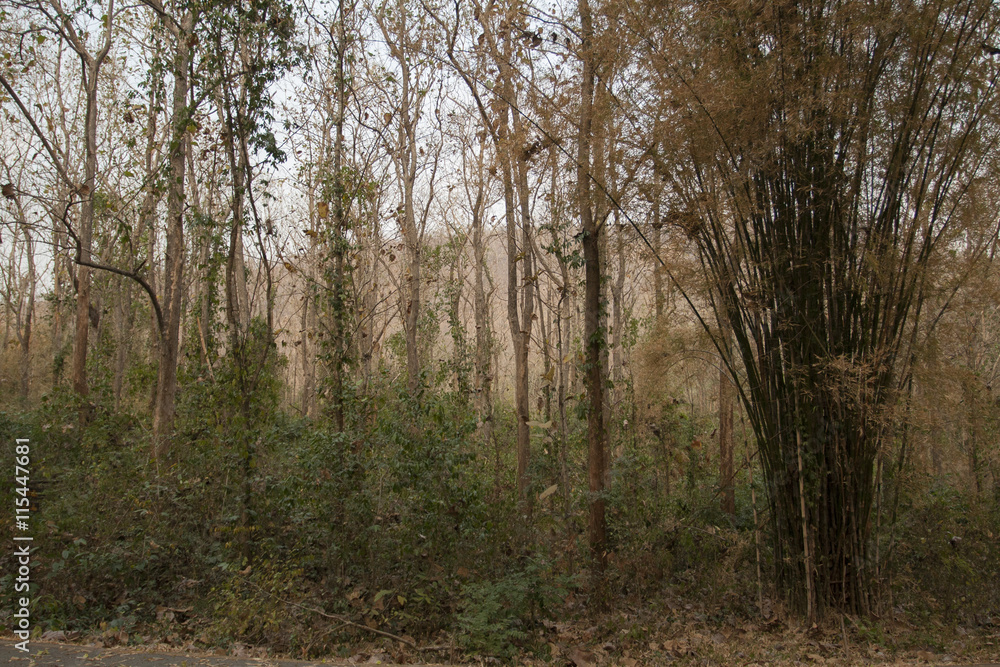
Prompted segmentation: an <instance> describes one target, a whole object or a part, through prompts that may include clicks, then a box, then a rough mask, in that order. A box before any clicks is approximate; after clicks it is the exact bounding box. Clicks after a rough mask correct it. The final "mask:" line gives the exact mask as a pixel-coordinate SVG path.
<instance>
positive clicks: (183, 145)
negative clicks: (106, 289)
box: [153, 11, 194, 462]
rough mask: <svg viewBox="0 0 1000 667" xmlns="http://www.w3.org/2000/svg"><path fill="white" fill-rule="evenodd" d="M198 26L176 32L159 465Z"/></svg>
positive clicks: (170, 374) (174, 327)
mask: <svg viewBox="0 0 1000 667" xmlns="http://www.w3.org/2000/svg"><path fill="white" fill-rule="evenodd" d="M193 26H194V15H193V14H192V13H191V12H190V11H189V12H186V13H185V14H184V16H183V18H181V20H180V23H179V24H178V25H177V29H176V30H175V32H174V37H175V39H176V47H175V51H174V63H173V76H174V90H173V99H172V116H173V124H172V131H171V138H170V166H169V172H168V177H167V247H166V254H165V256H164V260H163V266H164V271H163V324H162V329H161V331H160V367H159V372H158V373H157V382H156V408H155V410H154V412H153V441H154V451H153V456H154V458H155V459H156V461H157V462H159V461H160V460H161V459H162V458H163V456H164V455H165V454H166V452H167V444H168V440H167V436H168V435H169V433H170V430H171V429H172V428H173V422H174V406H175V400H176V397H177V361H178V351H179V347H180V326H181V310H182V308H181V302H182V297H183V295H184V199H185V197H184V176H185V168H186V167H187V147H188V141H189V139H188V134H189V132H188V123H189V122H190V120H191V118H190V110H189V109H188V100H187V96H188V86H189V83H188V66H189V61H190V57H191V51H190V43H189V40H188V36H189V35H190V33H191V30H192V28H193Z"/></svg>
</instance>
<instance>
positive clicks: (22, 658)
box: [0, 640, 447, 667]
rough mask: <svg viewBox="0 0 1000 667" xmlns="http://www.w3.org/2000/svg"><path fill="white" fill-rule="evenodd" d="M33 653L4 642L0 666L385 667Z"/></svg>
mask: <svg viewBox="0 0 1000 667" xmlns="http://www.w3.org/2000/svg"><path fill="white" fill-rule="evenodd" d="M29 649H30V650H29V652H28V653H24V652H23V651H20V650H18V649H17V648H15V647H14V642H12V641H9V640H6V641H0V665H10V666H11V667H310V666H312V665H354V664H369V665H375V664H381V663H379V662H368V663H356V662H351V661H346V660H329V661H327V660H324V661H321V662H305V661H302V660H277V659H272V658H234V657H230V656H223V655H204V654H194V653H164V652H155V653H154V652H146V651H142V650H136V649H127V648H99V647H96V646H83V645H73V644H51V643H47V642H36V641H32V642H31V643H30V644H29ZM439 667H447V666H444V665H442V666H439Z"/></svg>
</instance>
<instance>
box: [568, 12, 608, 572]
mask: <svg viewBox="0 0 1000 667" xmlns="http://www.w3.org/2000/svg"><path fill="white" fill-rule="evenodd" d="M577 6H578V7H579V11H580V23H581V37H582V40H583V44H582V45H581V58H582V60H583V74H582V77H581V85H580V125H579V136H578V139H577V168H576V180H577V201H578V202H579V206H580V222H581V225H582V227H583V239H582V241H583V261H584V275H585V283H586V292H585V295H584V345H585V349H586V384H587V396H588V410H587V451H588V457H587V472H588V474H587V476H588V479H589V486H590V502H589V504H590V519H589V534H590V551H591V556H592V559H593V564H594V568H595V571H596V572H597V573H603V571H604V568H605V566H606V564H607V551H606V549H607V537H606V521H605V514H604V476H605V472H606V470H605V467H606V466H605V452H604V440H605V433H604V429H605V425H604V387H603V374H602V372H601V350H602V348H603V347H604V346H603V338H604V336H603V332H602V331H601V327H600V313H601V258H600V229H599V226H598V224H597V221H596V220H595V219H594V209H593V202H592V199H591V184H590V179H591V174H590V167H591V159H590V152H591V151H590V145H591V136H592V131H593V129H592V128H593V110H594V79H595V72H594V53H593V50H592V49H593V44H592V41H593V35H594V29H593V19H592V17H591V13H590V2H589V0H578V3H577Z"/></svg>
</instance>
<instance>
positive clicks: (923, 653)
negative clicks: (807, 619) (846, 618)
mask: <svg viewBox="0 0 1000 667" xmlns="http://www.w3.org/2000/svg"><path fill="white" fill-rule="evenodd" d="M612 615H617V616H619V617H620V618H619V620H621V617H625V616H627V615H626V614H621V613H620V612H619V613H616V614H612ZM633 620H635V619H634V618H633ZM647 620H652V619H647ZM852 625H853V627H852ZM927 626H928V627H927V628H921V627H916V626H914V625H912V624H908V623H899V622H892V623H888V622H881V623H879V624H872V625H854V624H852V623H848V624H840V623H839V622H838V623H829V624H827V627H820V626H812V627H811V628H808V627H805V626H803V625H798V624H796V623H795V622H794V621H790V622H788V623H786V622H783V621H779V620H772V621H771V622H769V623H760V624H752V623H737V624H732V623H727V622H725V621H723V622H721V623H711V622H708V623H704V622H702V623H697V622H695V623H686V624H685V625H684V627H677V626H673V627H670V628H669V629H668V628H663V627H660V628H656V631H655V632H651V633H648V634H646V635H645V636H644V637H642V639H641V640H640V639H639V637H638V636H637V634H636V633H635V632H630V631H624V632H623V631H622V630H621V629H620V623H616V622H614V621H612V622H611V623H610V624H609V623H601V624H600V627H598V626H592V627H589V628H588V627H584V626H583V624H577V623H573V624H571V623H565V624H563V623H546V624H545V627H546V635H547V636H546V637H545V639H546V640H547V641H546V643H545V646H546V647H547V651H546V653H547V655H545V656H544V657H541V656H533V655H531V654H528V655H523V656H521V657H520V658H519V659H518V660H517V661H516V662H515V664H518V665H526V666H528V665H530V666H539V667H540V666H542V665H546V666H551V665H558V666H559V667H605V666H619V665H620V666H622V667H639V666H645V665H677V666H681V665H692V666H695V665H696V666H698V667H702V666H706V665H779V666H782V665H788V666H793V665H794V666H799V665H928V664H930V665H983V666H985V665H991V666H995V667H1000V627H996V626H994V625H992V624H988V625H986V626H984V627H979V628H975V629H969V628H964V627H962V626H958V625H952V626H950V627H949V626H946V625H943V624H942V623H941V622H931V623H928V624H927ZM615 627H618V628H619V629H618V630H617V632H616V634H618V636H619V639H618V640H617V641H615V640H613V639H611V638H609V628H615ZM636 627H641V626H636ZM642 629H645V628H642ZM649 629H652V628H649ZM53 637H54V638H56V639H64V638H65V637H64V636H59V635H58V633H56V634H55V635H53ZM135 639H138V638H133V641H135ZM142 639H146V638H142ZM75 641H78V642H80V643H74V644H71V643H62V642H59V643H51V642H47V641H34V640H33V641H32V642H31V643H30V652H29V653H27V654H25V653H23V652H21V651H19V650H17V649H15V647H14V644H13V640H12V639H10V638H5V639H3V640H0V664H9V665H11V666H12V667H306V666H308V665H321V664H325V665H357V664H400V665H416V664H421V665H430V664H441V663H440V662H438V661H442V662H444V663H450V664H454V665H458V664H463V665H492V664H497V665H498V664H502V663H500V662H499V661H497V660H496V659H493V658H485V659H483V658H473V659H464V660H463V659H461V658H460V656H450V655H449V654H448V652H447V651H445V652H425V653H420V652H415V651H413V650H412V649H409V648H407V647H405V646H402V645H400V644H398V643H397V644H395V645H393V644H391V643H390V642H389V641H388V640H382V641H372V642H360V643H358V644H356V645H354V646H351V647H345V653H346V656H348V657H341V658H337V657H330V658H327V659H323V660H314V661H300V660H292V659H290V658H288V657H283V656H274V655H271V654H270V652H269V651H268V650H267V649H265V648H260V647H250V646H245V645H242V644H235V645H234V646H233V647H231V648H230V649H228V650H227V649H221V648H219V649H214V650H213V649H212V648H211V647H204V646H196V645H194V644H187V645H185V646H176V645H171V644H167V643H156V642H155V641H150V642H149V643H148V644H146V643H144V644H140V645H134V644H133V645H128V646H112V645H111V644H113V640H109V637H108V636H107V635H104V636H102V635H91V636H85V635H84V636H80V637H78V638H77V639H76V640H75ZM347 648H349V650H346V649H347ZM342 655H344V654H343V653H342Z"/></svg>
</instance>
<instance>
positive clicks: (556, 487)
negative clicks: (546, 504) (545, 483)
mask: <svg viewBox="0 0 1000 667" xmlns="http://www.w3.org/2000/svg"><path fill="white" fill-rule="evenodd" d="M558 490H559V485H558V484H553V485H552V486H550V487H549V488H547V489H545V490H544V491H542V492H541V493H539V494H538V499H539V500H545V499H546V498H548V497H549V496H551V495H552V494H553V493H555V492H556V491H558Z"/></svg>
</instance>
